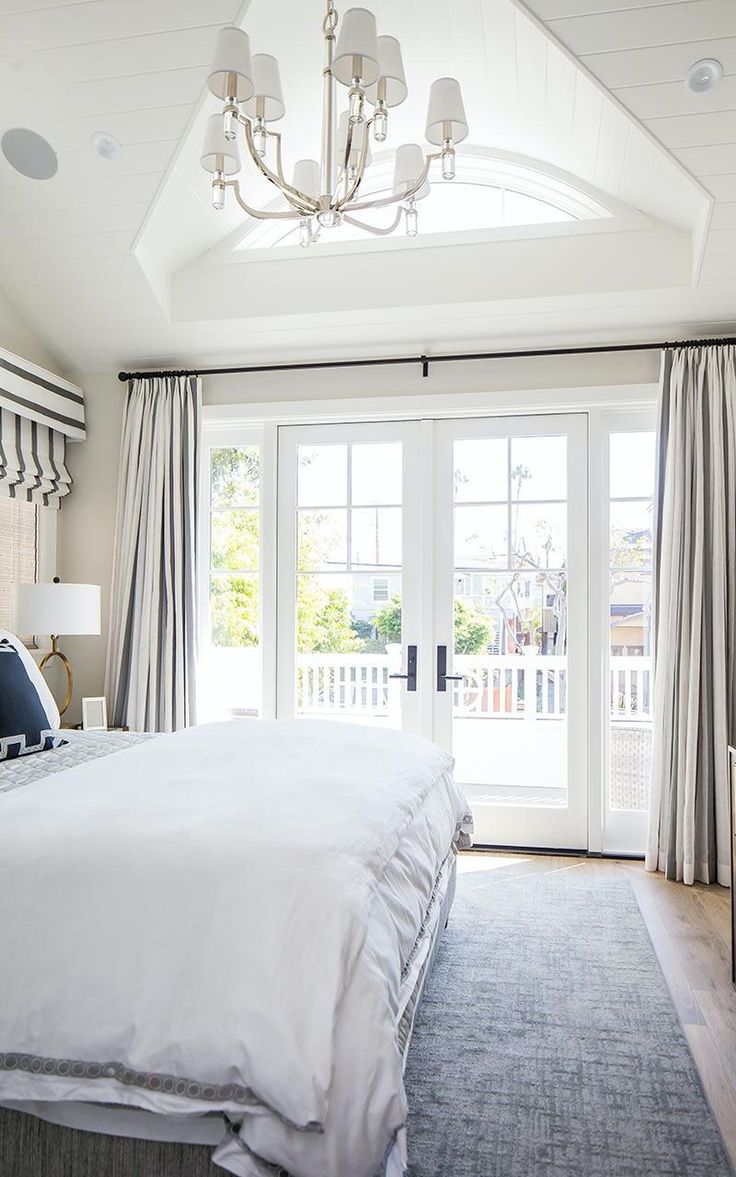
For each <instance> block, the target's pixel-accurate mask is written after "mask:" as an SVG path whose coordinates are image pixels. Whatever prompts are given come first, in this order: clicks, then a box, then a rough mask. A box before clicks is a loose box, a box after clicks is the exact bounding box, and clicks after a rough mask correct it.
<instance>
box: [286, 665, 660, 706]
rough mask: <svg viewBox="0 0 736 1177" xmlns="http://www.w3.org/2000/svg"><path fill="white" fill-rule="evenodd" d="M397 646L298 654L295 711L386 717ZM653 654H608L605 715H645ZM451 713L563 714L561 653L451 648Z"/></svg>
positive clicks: (392, 701) (394, 688)
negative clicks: (457, 679) (381, 650)
mask: <svg viewBox="0 0 736 1177" xmlns="http://www.w3.org/2000/svg"><path fill="white" fill-rule="evenodd" d="M400 661H401V651H400V649H399V648H398V647H397V648H396V649H395V650H393V651H392V652H391V653H389V654H299V655H298V658H297V712H298V713H299V714H302V715H305V714H309V715H316V714H322V715H329V714H333V715H334V714H341V715H345V716H348V715H351V714H352V715H356V716H358V715H359V716H365V717H368V716H375V717H379V716H386V715H389V714H390V713H391V711H392V710H393V708H394V707H395V706H396V705H397V701H398V698H399V696H398V689H399V684H398V683H396V684H392V683H391V682H390V679H389V675H390V674H393V673H396V672H398V671H399V670H400ZM651 669H652V661H651V658H645V657H619V656H614V657H612V658H611V718H612V719H613V720H627V721H629V722H631V721H639V722H642V721H648V720H649V719H650V717H651V710H650V699H651ZM452 670H453V673H455V674H462V675H463V676H464V681H463V682H462V683H454V684H453V688H454V689H453V696H454V707H455V715H456V716H458V715H459V716H461V717H462V718H467V719H472V718H482V719H531V720H549V719H561V718H562V717H563V716H564V715H565V714H566V712H567V659H566V658H564V657H558V656H555V655H543V654H528V655H523V654H522V655H518V654H485V655H480V654H456V655H455V657H454V658H453V661H452Z"/></svg>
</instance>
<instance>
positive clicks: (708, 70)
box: [685, 57, 723, 94]
mask: <svg viewBox="0 0 736 1177" xmlns="http://www.w3.org/2000/svg"><path fill="white" fill-rule="evenodd" d="M722 77H723V66H722V65H721V63H720V61H716V60H715V58H713V57H705V58H703V60H702V61H696V62H695V65H691V66H690V69H689V70H688V71H687V74H686V77H685V85H686V86H687V88H688V90H690V91H691V93H693V94H707V93H709V91H710V90H715V88H716V86H717V85H718V83H719V82H720V80H721V78H722Z"/></svg>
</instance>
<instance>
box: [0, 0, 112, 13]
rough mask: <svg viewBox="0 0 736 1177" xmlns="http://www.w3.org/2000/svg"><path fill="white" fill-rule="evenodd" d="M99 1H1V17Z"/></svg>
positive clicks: (97, 0)
mask: <svg viewBox="0 0 736 1177" xmlns="http://www.w3.org/2000/svg"><path fill="white" fill-rule="evenodd" d="M98 2H99V0H0V16H15V15H17V14H18V13H26V12H38V11H39V10H43V9H45V8H61V7H63V6H64V5H67V4H71V3H74V4H97V3H98Z"/></svg>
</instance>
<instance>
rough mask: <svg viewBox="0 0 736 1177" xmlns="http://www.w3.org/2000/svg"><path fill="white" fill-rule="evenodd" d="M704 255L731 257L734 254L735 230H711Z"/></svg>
mask: <svg viewBox="0 0 736 1177" xmlns="http://www.w3.org/2000/svg"><path fill="white" fill-rule="evenodd" d="M705 254H706V257H732V256H733V255H734V254H736V229H712V230H711V231H710V233H709V234H708V240H707V242H706V245H705Z"/></svg>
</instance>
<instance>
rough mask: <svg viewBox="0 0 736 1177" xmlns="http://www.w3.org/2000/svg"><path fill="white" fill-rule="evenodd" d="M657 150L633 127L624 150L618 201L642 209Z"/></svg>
mask: <svg viewBox="0 0 736 1177" xmlns="http://www.w3.org/2000/svg"><path fill="white" fill-rule="evenodd" d="M657 155H658V149H657V147H656V146H655V145H654V143H652V141H651V139H649V138H648V137H647V136H646V135H644V134H643V133H642V132H641V131H640V130H639V129H638V127H633V128H632V132H631V135H630V137H629V142H628V145H627V148H626V156H625V158H624V163H623V168H622V172H621V184H620V187H619V190H618V197H619V200H622V201H623V202H624V203H625V204H630V205H631V206H632V207H633V208H642V207H643V205H644V203H645V201H646V199H647V196H648V195H649V192H650V188H651V184H652V175H653V172H654V166H655V163H656V160H657Z"/></svg>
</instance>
